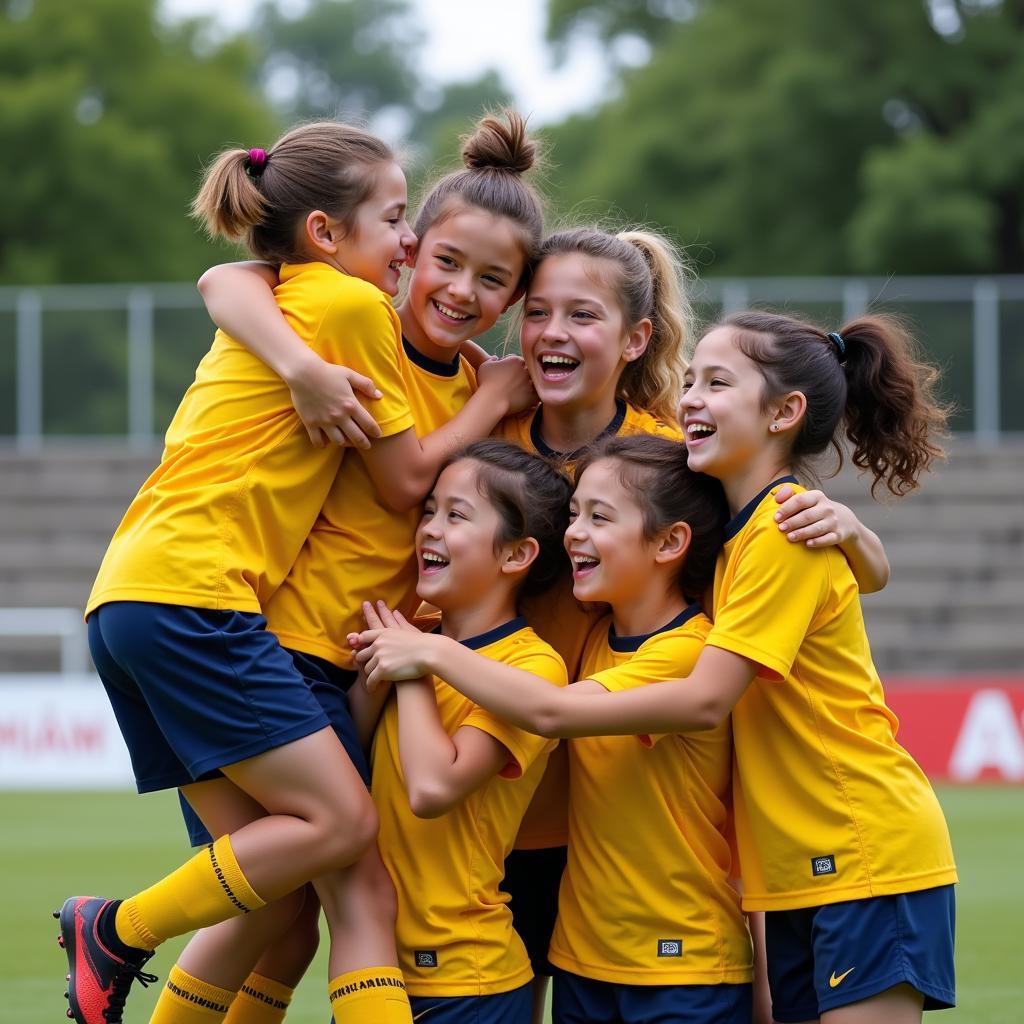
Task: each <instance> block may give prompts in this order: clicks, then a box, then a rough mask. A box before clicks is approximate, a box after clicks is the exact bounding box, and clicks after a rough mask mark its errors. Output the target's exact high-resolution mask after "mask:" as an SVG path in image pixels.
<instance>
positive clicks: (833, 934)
mask: <svg viewBox="0 0 1024 1024" xmlns="http://www.w3.org/2000/svg"><path fill="white" fill-rule="evenodd" d="M764 923H765V947H766V949H767V953H768V983H769V985H770V987H771V991H772V1011H773V1014H774V1016H775V1019H776V1020H777V1021H779V1022H780V1024H784V1022H792V1021H805V1020H812V1019H814V1018H816V1017H818V1016H820V1015H821V1014H823V1013H825V1012H826V1011H828V1010H834V1009H836V1007H839V1006H847V1005H849V1004H850V1003H856V1002H860V1000H862V999H868V998H870V997H871V996H877V995H879V994H880V993H882V992H884V991H886V989H890V988H892V987H893V986H894V985H899V984H902V983H904V982H906V983H907V984H908V985H912V986H913V987H914V988H915V989H917V991H918V992H920V993H921V994H922V995H923V996H924V1008H925V1009H926V1010H942V1009H945V1008H947V1007H950V1006H955V1005H956V979H955V976H954V971H953V932H954V927H955V923H956V902H955V897H954V892H953V886H952V885H943V886H940V887H938V888H936V889H922V890H921V891H919V892H908V893H901V894H900V895H897V896H874V897H870V898H868V899H862V900H849V901H848V902H845V903H831V904H829V905H827V906H824V907H808V908H807V909H804V910H771V911H768V912H766V913H765V915H764Z"/></svg>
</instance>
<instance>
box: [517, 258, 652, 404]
mask: <svg viewBox="0 0 1024 1024" xmlns="http://www.w3.org/2000/svg"><path fill="white" fill-rule="evenodd" d="M617 272H618V268H617V267H616V265H615V264H614V263H612V262H610V261H608V260H604V259H597V258H594V257H592V256H584V255H582V254H579V253H558V254H556V255H553V256H548V257H546V258H545V259H544V261H543V262H542V263H541V264H540V266H539V267H538V268H537V272H536V273H535V274H534V277H533V280H532V281H531V282H530V286H529V289H528V291H527V294H526V301H525V308H524V314H523V327H522V332H521V335H520V342H521V345H522V350H523V358H524V359H525V360H526V364H527V366H528V368H529V370H530V376H531V377H532V379H533V385H534V387H535V388H536V389H537V394H538V395H539V397H540V400H541V402H542V403H543V404H544V405H550V406H555V407H559V406H560V407H563V408H595V407H605V406H607V407H611V406H613V405H614V399H615V392H616V389H617V387H618V383H619V378H620V377H621V376H622V371H623V370H624V369H625V368H626V366H627V364H628V363H629V362H631V361H632V360H634V359H637V358H639V357H640V356H641V355H642V354H643V351H644V348H645V347H646V343H647V336H648V333H649V321H644V322H643V323H645V324H647V325H648V331H647V332H644V331H641V333H642V334H643V337H642V339H641V338H639V337H638V336H637V334H636V331H635V330H631V326H632V325H629V324H626V323H625V322H624V320H623V314H622V308H621V303H620V299H619V295H618V292H617V290H616V288H615V287H614V284H613V282H614V281H615V274H616V273H617Z"/></svg>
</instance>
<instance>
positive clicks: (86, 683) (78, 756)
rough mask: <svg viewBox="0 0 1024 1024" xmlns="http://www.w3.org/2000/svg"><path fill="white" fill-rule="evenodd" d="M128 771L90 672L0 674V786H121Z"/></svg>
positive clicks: (123, 751) (106, 707)
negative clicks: (71, 674)
mask: <svg viewBox="0 0 1024 1024" xmlns="http://www.w3.org/2000/svg"><path fill="white" fill-rule="evenodd" d="M132 786H133V779H132V770H131V764H130V762H129V760H128V752H127V750H126V749H125V745H124V740H122V739H121V733H120V732H119V731H118V728H117V722H116V721H115V720H114V715H113V712H112V711H111V710H110V704H109V703H108V702H107V697H106V694H105V693H104V692H103V687H102V685H101V684H100V681H99V679H98V678H97V677H96V676H94V675H74V676H70V675H52V676H51V675H43V674H33V675H28V674H26V675H17V674H11V675H6V674H5V675H0V789H122V788H125V787H132Z"/></svg>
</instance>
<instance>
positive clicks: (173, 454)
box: [86, 263, 412, 613]
mask: <svg viewBox="0 0 1024 1024" xmlns="http://www.w3.org/2000/svg"><path fill="white" fill-rule="evenodd" d="M274 293H275V296H276V298H277V303H278V305H279V306H280V308H281V311H282V313H283V314H284V316H285V319H286V320H287V321H288V323H289V324H290V325H291V327H292V328H293V329H294V330H295V331H296V332H297V333H298V334H299V335H300V337H302V338H304V339H305V340H306V341H307V343H308V344H309V345H310V347H311V348H312V349H313V350H314V351H316V352H317V353H318V354H319V355H321V356H322V357H323V358H324V359H326V360H328V361H330V362H334V363H343V364H345V365H347V366H350V367H352V368H353V369H358V370H359V371H360V372H362V373H366V374H368V375H370V376H373V377H374V379H375V380H376V382H377V384H378V386H379V387H380V388H381V390H382V391H383V392H384V397H383V398H381V399H379V400H378V401H377V402H376V403H375V404H374V407H373V413H374V416H376V417H377V420H378V422H379V423H380V424H381V429H382V430H383V432H384V433H385V434H389V433H395V432H397V431H398V430H403V429H405V428H406V427H407V426H409V425H411V423H412V417H411V416H410V415H409V414H408V411H407V409H406V408H405V405H404V403H402V402H398V401H396V400H395V398H394V397H392V396H391V395H390V394H389V390H388V384H387V382H386V381H384V380H382V379H381V378H380V376H379V375H378V374H377V373H376V367H375V365H366V364H364V363H363V362H362V361H361V359H360V358H359V355H360V354H361V353H367V354H369V353H373V352H375V351H377V350H378V349H381V348H387V347H391V348H393V347H394V346H395V344H396V338H398V337H399V336H400V334H401V328H400V325H399V322H398V316H397V314H396V313H395V311H394V309H393V308H392V306H391V302H390V300H389V299H388V297H387V296H386V295H385V294H384V293H383V292H382V291H380V290H379V289H377V288H375V287H374V286H373V285H370V284H367V283H366V282H365V281H362V280H360V279H358V278H353V277H348V276H346V275H345V274H341V273H339V272H338V271H337V270H335V269H334V268H333V267H329V266H328V265H327V264H326V263H304V264H300V265H296V266H288V265H286V266H284V267H282V269H281V283H280V284H279V285H278V286H277V288H275V290H274ZM341 461H342V449H339V448H337V447H336V446H334V445H331V446H329V447H327V448H324V449H319V448H314V447H313V445H312V444H310V441H309V437H308V436H307V434H306V431H305V429H304V428H303V426H302V424H301V422H300V421H299V417H298V415H297V414H296V412H295V410H294V408H293V407H292V403H291V398H290V396H289V392H288V387H287V386H286V385H285V383H284V381H282V380H281V379H280V378H279V377H278V376H277V374H275V373H274V372H273V371H272V370H271V369H270V368H269V367H267V366H265V365H264V364H263V363H262V362H260V360H259V359H257V358H256V357H255V356H254V355H252V354H250V353H249V352H247V351H246V350H245V348H243V347H242V345H240V344H239V343H238V342H237V341H235V340H234V339H233V338H230V337H228V336H227V335H226V334H224V333H223V332H222V331H218V332H217V335H216V338H215V339H214V343H213V347H212V348H211V349H210V351H209V352H208V353H207V354H206V356H205V357H204V358H203V359H202V361H201V362H200V364H199V367H198V369H197V370H196V379H195V382H194V383H193V384H192V385H191V387H190V388H189V389H188V391H187V392H186V394H185V396H184V398H183V399H182V401H181V405H180V406H179V407H178V411H177V412H176V413H175V415H174V419H173V420H172V422H171V425H170V426H169V427H168V430H167V435H166V439H165V447H164V453H163V458H162V459H161V462H160V465H159V466H158V467H157V468H156V470H154V472H153V473H152V475H151V476H150V477H149V479H148V480H147V481H146V482H145V483H144V484H143V485H142V489H141V490H140V491H139V493H138V495H137V496H136V498H135V499H134V501H133V502H132V504H131V505H130V506H129V508H128V511H127V512H126V513H125V516H124V519H123V520H122V521H121V525H120V526H119V527H118V528H117V532H116V533H115V534H114V538H113V540H112V541H111V542H110V547H109V548H108V549H107V553H106V556H105V557H104V559H103V564H102V565H101V567H100V571H99V575H98V576H97V578H96V582H95V584H94V585H93V590H92V594H91V595H90V597H89V602H88V606H87V609H86V611H87V613H88V612H91V611H92V610H93V609H95V608H97V607H99V606H100V605H101V604H105V603H106V602H108V601H154V602H157V603H159V604H178V605H187V606H192V607H197V608H212V609H232V610H236V611H244V612H259V611H260V610H261V608H262V606H263V604H264V602H266V601H267V599H268V598H269V597H270V595H271V594H272V593H273V592H274V590H275V589H276V588H277V587H278V586H279V585H280V583H281V581H282V580H283V579H284V577H285V574H286V573H287V572H288V570H289V569H290V568H291V565H292V563H293V562H294V561H295V557H296V555H297V554H298V553H299V549H300V548H301V547H302V542H303V541H304V540H305V538H306V535H307V534H308V533H309V530H310V528H311V527H312V525H313V522H314V521H315V519H316V517H317V513H318V512H319V511H320V507H321V505H322V504H323V502H324V499H325V497H326V495H327V493H328V491H329V489H330V486H331V482H332V481H333V480H334V477H335V474H336V472H337V470H338V466H339V464H340V463H341Z"/></svg>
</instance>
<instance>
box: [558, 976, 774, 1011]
mask: <svg viewBox="0 0 1024 1024" xmlns="http://www.w3.org/2000/svg"><path fill="white" fill-rule="evenodd" d="M753 1012H754V1003H753V987H752V986H751V985H749V984H746V985H619V984H616V983H614V982H610V981H595V980H594V979H593V978H584V977H581V976H580V975H579V974H570V973H569V972H568V971H563V970H561V969H560V968H558V967H556V968H555V980H554V982H553V993H552V997H551V1020H552V1024H649V1022H653V1021H658V1022H660V1021H665V1022H671V1024H750V1019H751V1016H752V1015H753Z"/></svg>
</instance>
